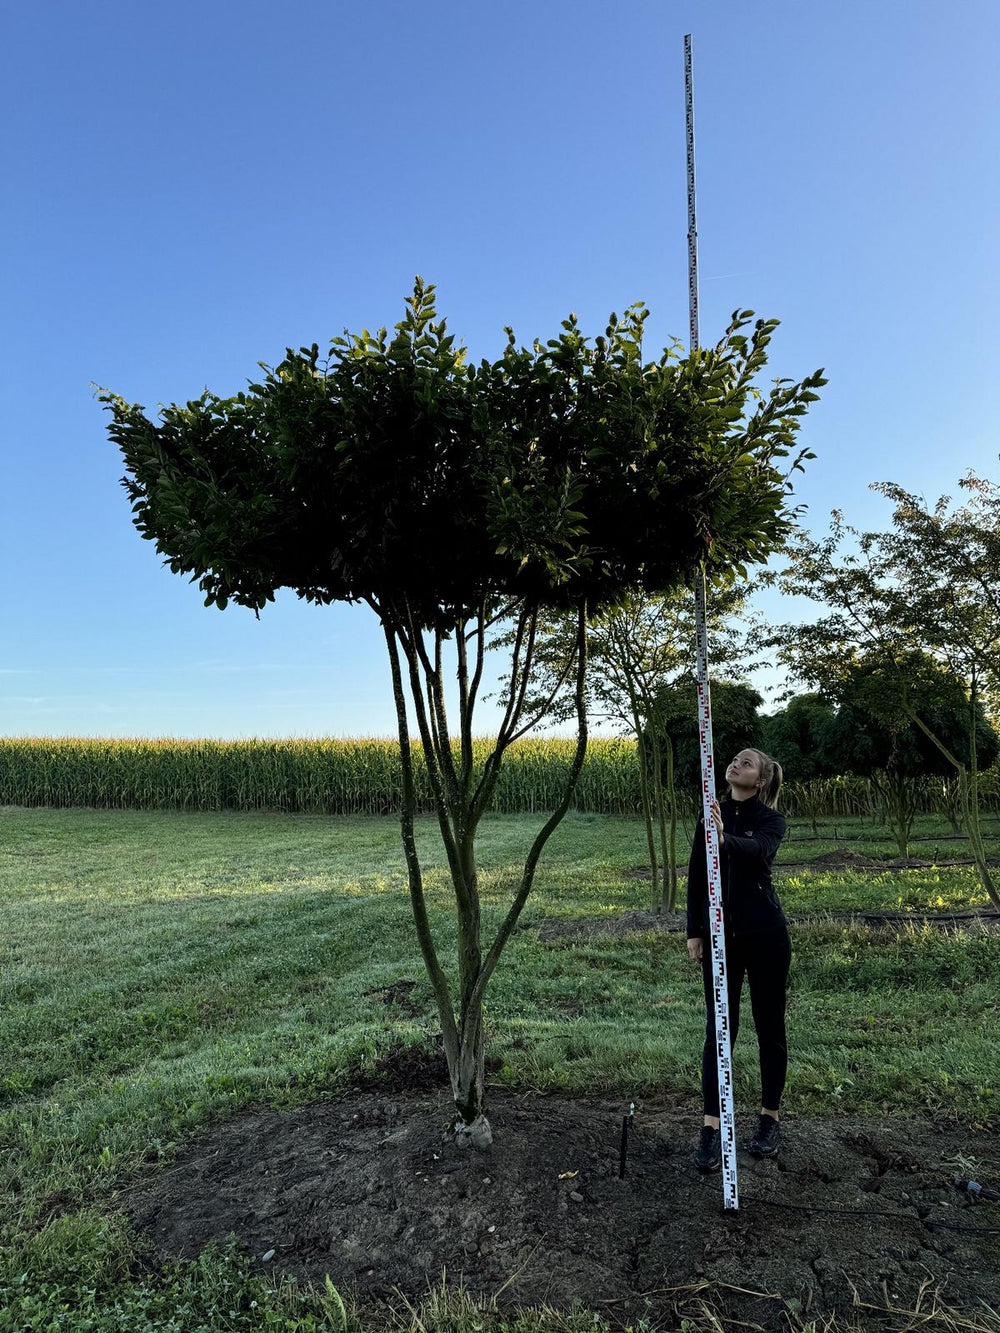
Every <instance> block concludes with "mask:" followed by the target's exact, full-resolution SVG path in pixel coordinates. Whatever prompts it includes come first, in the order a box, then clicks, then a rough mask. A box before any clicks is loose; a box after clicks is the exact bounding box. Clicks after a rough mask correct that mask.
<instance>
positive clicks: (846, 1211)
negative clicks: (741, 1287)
mask: <svg viewBox="0 0 1000 1333" xmlns="http://www.w3.org/2000/svg"><path fill="white" fill-rule="evenodd" d="M747 1197H748V1198H749V1199H750V1201H751V1202H752V1203H765V1204H769V1205H770V1206H771V1207H772V1208H788V1209H791V1210H792V1211H793V1212H796V1213H837V1214H838V1215H841V1214H842V1215H844V1216H853V1217H888V1218H891V1219H892V1220H893V1221H895V1222H900V1221H902V1222H918V1223H919V1224H920V1225H921V1226H922V1227H927V1228H928V1230H930V1231H934V1230H936V1229H937V1228H938V1227H945V1228H946V1229H947V1230H948V1231H971V1232H973V1233H974V1234H975V1235H977V1236H1000V1227H967V1226H963V1225H962V1224H961V1223H960V1222H938V1221H934V1222H931V1221H929V1220H928V1219H927V1218H926V1217H920V1216H919V1215H914V1214H912V1213H887V1212H885V1211H884V1210H883V1209H879V1208H824V1207H822V1206H821V1205H819V1204H816V1205H813V1206H811V1207H809V1206H807V1205H805V1204H801V1203H785V1202H783V1201H782V1200H781V1199H764V1198H762V1197H761V1196H760V1195H757V1194H751V1195H749V1196H747Z"/></svg>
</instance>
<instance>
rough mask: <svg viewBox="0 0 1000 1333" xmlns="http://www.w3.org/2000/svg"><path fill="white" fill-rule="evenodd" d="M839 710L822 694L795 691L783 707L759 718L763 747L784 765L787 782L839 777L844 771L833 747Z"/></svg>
mask: <svg viewBox="0 0 1000 1333" xmlns="http://www.w3.org/2000/svg"><path fill="white" fill-rule="evenodd" d="M836 716H837V710H836V708H835V707H834V705H833V704H832V703H830V702H829V700H827V699H824V698H823V696H822V695H821V694H818V693H807V694H796V695H794V696H793V697H792V698H791V699H789V700H788V703H787V704H786V705H785V707H784V708H780V709H778V710H777V711H776V712H774V713H770V714H767V715H765V716H763V717H761V719H760V725H761V747H760V748H761V749H762V750H764V751H765V752H766V753H767V754H771V755H774V757H775V758H776V759H777V760H778V762H779V763H780V764H781V768H782V772H783V774H784V777H785V781H786V782H811V781H812V779H813V778H831V777H838V776H839V775H840V774H841V772H843V771H844V770H842V769H841V768H839V767H838V764H839V760H838V758H837V756H836V754H835V753H832V752H831V750H830V741H831V734H832V729H833V726H834V724H835V721H836Z"/></svg>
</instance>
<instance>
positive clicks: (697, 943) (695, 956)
mask: <svg viewBox="0 0 1000 1333" xmlns="http://www.w3.org/2000/svg"><path fill="white" fill-rule="evenodd" d="M704 950H705V942H704V940H702V939H701V937H700V936H695V938H694V939H690V940H688V957H689V958H690V959H691V961H692V963H700V962H701V959H702V954H703V953H704Z"/></svg>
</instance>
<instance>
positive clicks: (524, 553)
mask: <svg viewBox="0 0 1000 1333" xmlns="http://www.w3.org/2000/svg"><path fill="white" fill-rule="evenodd" d="M406 307H407V309H406V313H405V315H404V318H403V319H402V320H401V321H400V322H399V323H398V324H397V325H396V326H395V329H394V331H393V333H391V334H390V333H388V332H387V330H386V329H385V328H381V329H378V330H377V331H376V332H375V333H374V334H372V333H370V332H369V331H368V330H367V329H365V330H362V331H361V332H360V333H356V334H348V335H347V336H346V337H344V338H339V337H338V338H334V339H333V340H332V341H331V343H330V344H329V350H328V353H327V354H326V355H325V356H323V355H321V353H320V350H319V346H318V345H317V344H315V343H314V344H313V345H312V346H311V347H303V348H300V349H299V350H298V351H294V350H293V349H291V348H288V349H286V355H285V359H284V361H282V362H281V364H280V365H278V366H277V367H276V368H274V369H271V368H268V367H265V374H264V377H263V379H262V380H261V381H260V382H259V383H253V384H251V385H250V386H249V388H248V390H247V391H246V392H241V393H238V394H237V395H235V396H234V397H230V398H222V397H220V396H218V395H217V394H212V393H209V392H207V391H206V392H205V393H204V394H202V396H201V397H200V398H198V399H196V400H193V401H191V402H188V403H186V404H170V405H168V406H165V407H162V408H161V409H160V414H159V420H158V421H154V420H151V419H149V418H148V417H146V416H145V414H144V410H143V408H142V407H141V406H139V405H136V404H129V403H128V402H126V400H125V399H123V398H121V397H120V396H118V395H117V394H114V393H107V392H105V393H102V394H101V401H102V402H103V403H104V404H105V406H106V407H107V408H108V410H109V412H110V414H111V422H110V425H109V433H110V435H111V438H112V440H113V441H114V443H115V444H116V445H117V446H118V447H119V448H120V449H121V451H122V454H123V457H124V461H125V466H126V468H127V472H128V475H127V477H126V478H125V479H124V482H123V484H124V486H125V489H126V491H127V493H128V496H129V499H130V501H131V502H132V509H133V514H134V522H135V524H136V526H137V527H138V529H139V531H140V532H141V533H142V535H143V536H144V537H147V538H149V539H151V540H153V541H155V543H156V546H157V549H158V550H159V551H161V552H162V553H163V554H164V555H165V556H166V558H167V560H168V562H169V564H170V567H171V569H172V570H173V571H174V572H175V573H186V574H189V575H191V576H192V577H193V578H197V579H199V581H200V582H199V586H200V587H201V589H202V591H203V592H204V594H205V601H206V604H209V605H211V604H215V605H218V606H220V607H225V606H226V605H227V603H228V602H229V601H233V602H236V603H239V604H240V605H243V606H249V607H253V608H254V609H255V610H259V609H260V608H262V607H264V606H265V605H266V603H267V602H268V601H271V600H273V597H274V592H275V591H276V590H277V589H278V588H281V587H290V588H293V589H295V591H296V592H297V593H298V595H299V596H301V597H304V598H307V599H308V600H310V601H314V602H319V603H329V602H333V601H365V602H369V603H375V604H377V605H378V607H379V608H380V611H379V614H380V616H381V617H382V618H383V620H384V619H385V617H386V615H387V614H388V615H389V616H390V618H392V619H398V617H399V612H400V607H401V606H402V605H403V604H405V608H406V616H407V617H412V622H413V623H414V624H415V625H417V626H419V627H421V628H427V629H429V628H434V627H438V626H440V627H442V628H444V629H445V630H447V631H448V632H449V633H450V632H451V631H453V629H454V627H455V625H456V623H458V622H461V621H464V620H467V619H469V618H474V617H475V616H476V614H477V612H478V609H479V608H480V607H481V605H482V604H483V602H484V601H490V600H491V599H494V598H502V599H509V598H515V599H522V600H526V601H527V602H529V603H531V604H535V605H549V606H555V605H562V606H576V605H578V604H580V603H581V602H585V603H586V604H587V605H588V606H589V607H590V608H591V610H592V611H593V610H596V609H597V607H598V606H599V605H601V604H602V603H605V602H607V601H611V602H614V601H616V600H617V599H618V598H619V597H620V596H621V595H622V593H623V592H624V591H626V590H627V589H629V588H635V589H639V588H641V589H645V590H651V591H659V590H662V589H666V588H671V587H674V586H675V585H676V584H677V583H678V582H680V581H682V580H683V579H684V578H685V577H687V578H693V577H694V575H695V574H696V573H697V571H698V568H699V564H700V562H703V561H704V562H707V564H708V567H709V573H710V574H711V573H714V572H716V571H717V572H720V573H728V572H729V570H730V569H731V568H732V567H733V566H734V565H738V566H743V565H745V564H746V563H749V562H753V561H762V560H765V559H766V558H767V556H768V555H769V554H770V553H771V552H772V551H773V550H775V548H776V547H777V546H778V545H780V543H781V541H782V540H783V539H784V538H785V536H786V535H787V534H788V532H789V531H790V530H791V524H792V514H791V512H790V511H789V510H788V508H787V506H786V501H787V498H788V497H787V480H786V478H787V474H786V472H785V471H784V466H785V465H784V460H785V459H786V458H787V457H788V455H789V454H790V452H791V449H792V446H793V444H794V442H795V436H796V433H797V431H798V429H799V426H800V422H801V418H802V416H803V415H804V414H805V412H806V410H807V408H808V405H809V403H811V402H813V401H815V399H816V398H817V394H816V393H815V389H817V388H818V387H819V386H820V385H822V384H824V383H825V380H824V379H823V378H822V375H821V374H820V373H819V372H816V373H815V374H814V375H812V376H809V377H807V378H806V379H805V380H803V381H802V382H801V383H800V384H793V383H791V382H790V381H788V380H784V379H779V380H776V381H774V384H773V387H772V388H771V390H770V391H769V392H768V393H767V394H766V395H764V394H762V393H761V392H760V391H759V390H758V389H756V388H755V386H754V381H755V380H756V378H757V377H758V375H760V373H761V372H762V371H763V369H764V366H765V365H766V362H767V348H768V345H769V343H770V340H771V336H772V334H773V332H774V330H775V328H776V327H777V321H776V320H763V319H760V320H757V321H756V322H755V324H754V325H753V329H752V331H750V332H747V329H748V326H749V324H750V320H751V317H752V315H753V311H750V310H744V311H737V312H734V315H733V319H732V322H731V324H730V326H729V328H728V329H727V331H726V333H725V336H724V337H723V339H722V340H721V342H720V343H719V345H718V346H717V347H715V348H709V349H706V350H704V351H700V352H694V353H692V354H691V355H689V356H687V357H684V358H682V357H681V356H680V352H679V348H678V346H677V345H673V346H671V347H669V348H667V349H666V350H665V351H664V352H663V354H662V356H661V357H660V359H659V360H657V361H652V362H644V361H643V359H642V342H643V336H642V335H643V325H644V322H645V319H646V311H645V309H644V308H643V307H642V306H641V305H637V306H633V307H631V308H630V309H629V310H628V311H627V312H626V314H625V316H624V318H623V319H621V320H619V319H618V318H617V317H616V316H615V315H612V316H611V318H610V322H609V324H608V327H607V329H606V331H605V333H604V335H603V336H601V337H598V338H597V339H595V340H594V341H593V342H591V341H590V340H589V339H588V338H586V337H585V336H584V335H583V333H582V332H581V330H580V328H579V326H578V323H577V320H576V317H575V316H573V315H571V316H570V317H569V318H568V319H566V320H564V321H563V324H562V329H561V331H560V333H559V334H558V336H557V337H555V338H551V339H549V340H547V341H546V342H544V343H543V342H541V341H538V340H536V341H535V342H533V343H532V345H531V346H530V347H519V346H518V345H517V342H516V339H515V337H514V334H513V331H511V330H508V331H507V332H508V343H507V347H506V348H505V350H504V353H503V355H502V356H501V357H500V358H499V359H498V360H497V361H495V362H489V361H485V360H484V361H480V362H479V363H474V362H472V361H471V360H470V359H469V358H468V357H467V354H466V350H465V348H464V347H463V346H462V345H461V344H459V343H456V341H455V337H454V335H452V334H449V333H448V332H447V330H446V327H445V321H444V320H443V319H441V320H438V319H437V318H436V311H435V308H434V288H433V287H432V286H428V285H425V284H424V283H423V281H422V280H421V279H419V278H418V279H417V282H416V285H415V287H414V292H413V295H412V296H411V297H409V298H407V301H406ZM812 456H813V455H811V454H810V453H809V452H808V451H807V450H800V452H799V454H798V456H797V457H796V458H795V460H794V461H793V462H792V464H791V467H792V468H796V467H801V459H803V458H805V457H812Z"/></svg>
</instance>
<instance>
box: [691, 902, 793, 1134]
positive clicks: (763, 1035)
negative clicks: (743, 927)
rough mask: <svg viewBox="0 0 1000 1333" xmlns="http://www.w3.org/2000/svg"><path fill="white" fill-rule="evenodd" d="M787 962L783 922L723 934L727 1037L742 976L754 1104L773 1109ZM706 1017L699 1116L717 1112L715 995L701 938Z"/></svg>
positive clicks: (732, 1037) (783, 1063)
mask: <svg viewBox="0 0 1000 1333" xmlns="http://www.w3.org/2000/svg"><path fill="white" fill-rule="evenodd" d="M791 961H792V944H791V940H790V939H789V938H788V929H787V927H786V926H780V927H779V928H778V929H777V930H759V931H754V932H753V933H752V934H749V935H738V936H736V937H735V939H734V938H732V937H731V936H729V935H728V934H727V935H726V981H727V987H726V988H727V990H728V992H729V1042H730V1047H732V1046H735V1044H736V1034H737V1033H738V1032H739V1028H740V995H741V993H742V991H743V977H744V975H745V976H746V978H747V980H748V981H749V983H750V1007H751V1009H752V1011H753V1022H754V1027H755V1028H756V1029H757V1044H758V1045H759V1047H760V1104H761V1106H766V1107H767V1108H768V1110H769V1111H776V1110H777V1109H778V1105H779V1103H780V1101H781V1094H782V1092H784V1090H785V1074H786V1072H787V1069H788V1051H787V1048H786V1046H785V988H786V986H787V985H788V969H789V966H790V964H791ZM701 975H702V981H703V982H704V986H705V1004H706V1006H707V1009H708V1017H707V1021H706V1024H705V1047H704V1050H703V1051H702V1055H701V1090H702V1096H703V1097H704V1107H705V1115H712V1116H717V1115H718V1114H719V1070H718V1063H717V1056H716V1049H715V995H714V991H713V987H712V949H711V944H710V942H709V941H708V940H705V944H704V950H703V952H702V964H701Z"/></svg>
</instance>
